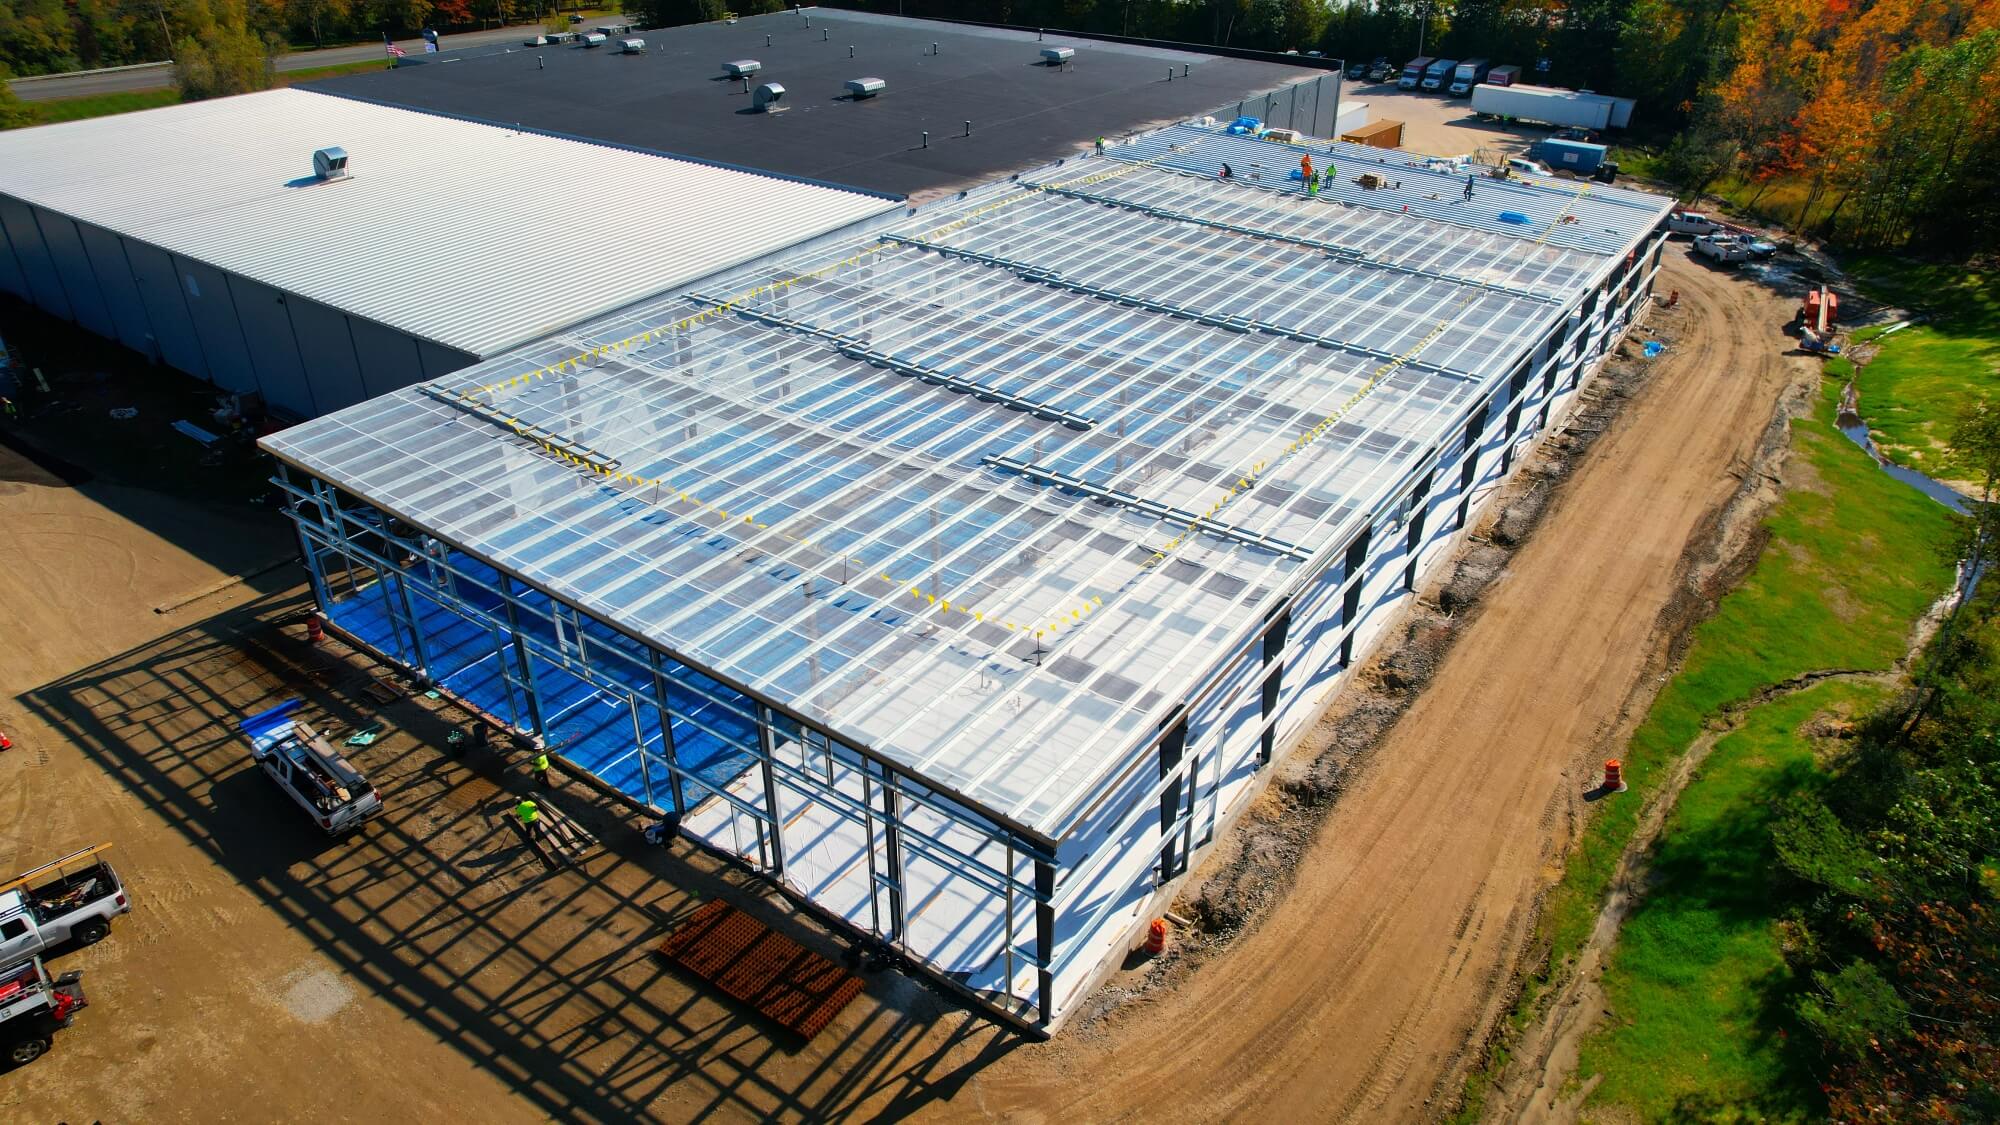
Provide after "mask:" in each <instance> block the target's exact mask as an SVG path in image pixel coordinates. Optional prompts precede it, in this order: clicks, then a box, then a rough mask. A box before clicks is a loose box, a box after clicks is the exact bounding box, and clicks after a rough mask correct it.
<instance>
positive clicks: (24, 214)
mask: <svg viewBox="0 0 2000 1125" xmlns="http://www.w3.org/2000/svg"><path fill="white" fill-rule="evenodd" d="M0 223H4V224H5V225H6V227H7V241H9V242H11V243H13V245H14V258H15V260H16V261H18V262H20V263H21V271H22V272H23V273H25V274H26V275H27V277H28V295H29V299H31V300H33V301H34V302H35V304H37V305H40V306H41V308H42V311H43V312H46V313H50V314H52V315H54V316H59V317H62V318H63V319H64V320H69V319H70V311H69V297H68V296H67V295H66V294H64V293H63V287H62V278H60V277H58V276H57V275H56V264H55V262H54V261H53V260H52V259H50V257H49V248H48V247H47V246H46V245H44V244H43V243H42V231H41V228H40V227H37V226H36V225H35V212H34V209H33V208H31V207H29V206H28V205H27V204H25V203H23V202H21V201H20V200H18V199H10V198H8V197H6V196H0Z"/></svg>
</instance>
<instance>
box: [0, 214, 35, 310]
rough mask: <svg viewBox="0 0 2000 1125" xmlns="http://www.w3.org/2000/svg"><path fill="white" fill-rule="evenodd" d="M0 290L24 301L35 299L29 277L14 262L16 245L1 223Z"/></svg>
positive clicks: (18, 264)
mask: <svg viewBox="0 0 2000 1125" xmlns="http://www.w3.org/2000/svg"><path fill="white" fill-rule="evenodd" d="M0 289H4V290H6V291H7V292H9V293H12V294H13V295H14V296H16V297H19V298H21V299H22V300H23V301H27V300H32V299H33V298H32V297H31V296H30V295H29V293H28V275H26V274H24V273H22V272H21V263H20V262H18V261H15V260H14V244H13V243H12V242H11V241H9V240H8V238H7V225H6V224H5V223H0Z"/></svg>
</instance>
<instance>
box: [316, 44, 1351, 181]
mask: <svg viewBox="0 0 2000 1125" xmlns="http://www.w3.org/2000/svg"><path fill="white" fill-rule="evenodd" d="M645 39H646V49H645V52H644V53H643V54H623V53H619V52H616V51H613V50H608V49H603V48H597V49H592V48H586V47H582V46H579V45H576V44H558V45H552V46H547V47H532V48H522V47H516V48H513V49H511V50H501V51H496V50H493V49H491V48H485V49H472V50H468V51H464V52H460V53H458V54H455V55H442V56H416V55H412V56H408V57H406V58H404V59H403V60H402V63H403V64H407V65H398V66H397V67H396V69H395V70H393V71H378V72H374V73H368V74H352V75H343V76H341V77H337V78H328V79H323V80H321V81H319V82H315V83H313V85H312V88H313V89H315V90H320V91H323V92H326V93H331V94H340V95H343V96H347V97H354V98H361V99H365V100H369V101H375V102H379V103H382V104H385V105H395V106H402V107H404V108H407V109H421V110H425V111H429V112H434V113H446V114H451V115H454V116H458V117H463V118H466V119H468V120H476V121H490V122H497V123H501V124H513V123H517V122H518V123H520V124H522V125H525V126H526V127H528V128H531V129H543V130H547V131H550V132H553V133H558V134H561V135H564V136H574V137H588V138H591V139H593V140H600V141H605V142H607V143H612V144H621V145H632V146H635V147H638V148H643V149H648V150H651V151H655V152H671V153H675V154H677V155H681V156H689V157H694V158H697V159H701V160H714V161H719V162H723V163H728V164H732V165H736V166H740V167H750V168H763V169H768V170H770V171H774V172H780V173H784V174H786V175H792V176H803V177H806V178H809V179H813V180H818V181H821V182H825V183H834V184H848V185H852V186H855V187H861V188H869V189H872V190H876V191H884V192H890V193H892V194H895V195H901V196H910V197H912V198H915V199H918V200H923V199H926V198H930V197H932V196H935V195H937V194H939V193H941V192H947V191H957V190H959V189H961V188H965V187H970V186H973V185H975V184H981V183H985V182H987V181H988V180H994V179H999V178H1000V177H1002V176H1005V175H1007V174H1009V173H1012V172H1016V171H1019V170H1021V169H1024V168H1030V167H1033V166H1035V165H1037V164H1040V163H1042V162H1043V161H1046V160H1052V159H1054V158H1056V157H1058V156H1062V155H1065V154H1067V153H1071V152H1075V151H1077V150H1078V149H1081V148H1085V147H1087V146H1089V145H1090V144H1091V143H1092V142H1094V141H1095V140H1096V139H1097V138H1099V137H1110V138H1114V139H1115V138H1117V137H1121V136H1123V135H1125V134H1127V133H1130V132H1135V131H1139V130H1144V129H1150V128H1154V127H1156V126H1159V125H1164V124H1167V123H1168V122H1172V121H1179V120H1183V119H1185V118H1188V117H1198V116H1200V115H1202V114H1204V113H1214V114H1217V115H1226V116H1234V115H1235V114H1237V113H1238V112H1241V113H1247V114H1250V115H1252V116H1255V117H1258V118H1261V119H1263V120H1265V121H1266V122H1268V123H1269V124H1271V125H1274V126H1285V127H1289V128H1295V129H1297V130H1299V131H1300V132H1302V133H1305V134H1307V135H1309V136H1337V135H1339V130H1344V129H1349V128H1353V127H1356V126H1358V125H1360V124H1361V123H1362V122H1361V118H1362V117H1363V116H1365V111H1361V113H1359V114H1357V113H1355V112H1352V110H1353V107H1352V106H1351V105H1349V106H1347V107H1344V109H1345V110H1346V111H1347V112H1342V113H1341V114H1340V116H1341V118H1342V119H1343V122H1344V123H1343V124H1341V125H1339V126H1338V128H1336V126H1335V124H1334V116H1335V104H1334V103H1335V101H1336V100H1337V99H1338V98H1339V94H1340V75H1339V73H1338V72H1336V71H1328V70H1321V69H1312V68H1308V67H1304V66H1294V65H1288V64H1286V63H1282V62H1278V61H1274V60H1275V59H1277V58H1281V57H1283V56H1272V57H1271V58H1270V59H1262V60H1260V59H1245V58H1234V57H1229V56H1224V55H1215V54H1201V53H1196V52H1191V51H1182V50H1175V49H1172V48H1168V47H1161V46H1149V45H1143V44H1134V43H1108V42H1101V41H1097V40H1089V39H1079V38H1074V37H1069V36H1064V35H1062V34H1060V33H1058V32H1049V33H1047V34H1046V35H1041V34H1038V33H1036V32H1032V31H1009V30H1003V29H999V28H984V27H977V26H973V25H969V24H949V23H938V22H934V21H931V20H917V19H901V18H898V17H896V16H878V15H870V14H868V13H866V12H847V11H833V10H824V9H817V8H808V9H805V10H804V11H794V12H783V13H776V14H771V15H763V16H752V17H750V18H747V19H741V20H736V21H735V22H733V23H705V24H696V25H693V26H688V27H674V28H665V29H661V30H656V31H648V32H646V33H645ZM1044 50H1068V51H1070V52H1072V55H1071V57H1070V58H1069V59H1068V60H1067V61H1064V62H1063V63H1062V64H1061V65H1051V64H1049V63H1048V62H1046V61H1045V60H1044V58H1043V56H1042V52H1043V51H1044ZM733 61H749V62H754V63H755V64H756V65H757V67H758V69H757V70H756V71H755V73H754V74H753V75H751V76H750V79H749V81H748V82H747V83H746V82H742V81H739V80H733V79H730V78H728V77H726V76H725V75H724V73H723V70H722V64H723V63H725V62H733ZM1170 75H1171V77H1170ZM861 78H879V79H881V80H882V83H883V86H882V89H881V92H880V93H878V94H874V95H872V96H870V97H866V98H860V99H857V98H854V97H853V96H851V95H850V93H849V91H848V89H847V83H848V81H850V80H854V79H861ZM765 83H775V84H777V85H779V86H782V87H783V88H784V97H783V100H782V102H780V103H779V104H780V107H781V108H780V111H779V112H776V113H757V112H754V111H753V105H752V103H753V100H754V98H753V91H754V89H755V88H756V87H757V86H760V85H763V84H765ZM1224 107H1227V109H1226V110H1225V109H1224ZM967 122H970V123H971V133H970V135H969V136H968V135H967V134H966V128H965V126H966V123H967ZM927 134H928V143H926V140H925V137H926V135H927Z"/></svg>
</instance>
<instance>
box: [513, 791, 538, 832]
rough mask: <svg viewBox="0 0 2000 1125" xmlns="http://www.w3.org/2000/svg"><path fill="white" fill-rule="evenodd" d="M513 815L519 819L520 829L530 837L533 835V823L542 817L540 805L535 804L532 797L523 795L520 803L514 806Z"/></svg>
mask: <svg viewBox="0 0 2000 1125" xmlns="http://www.w3.org/2000/svg"><path fill="white" fill-rule="evenodd" d="M514 815H515V816H516V817H519V818H520V820H521V831H523V832H525V833H527V834H528V837H529V838H530V839H532V838H533V837H534V835H535V825H536V823H537V822H539V821H540V820H541V819H542V809H541V806H540V805H537V804H535V799H534V798H533V797H523V798H521V803H520V804H518V805H515V806H514Z"/></svg>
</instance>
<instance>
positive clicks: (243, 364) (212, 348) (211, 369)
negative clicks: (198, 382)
mask: <svg viewBox="0 0 2000 1125" xmlns="http://www.w3.org/2000/svg"><path fill="white" fill-rule="evenodd" d="M173 261H174V273H175V274H176V275H177V276H178V277H179V278H180V282H181V296H183V297H185V298H186V299H187V307H188V315H189V316H191V317H193V318H194V330H195V334H196V335H198V336H200V337H201V351H202V354H203V355H205V356H207V357H208V377H209V379H210V380H211V381H213V382H215V383H216V384H217V385H219V386H222V387H225V388H227V389H229V390H232V391H254V390H256V389H257V372H256V370H255V369H253V368H252V367H251V366H250V350H249V348H248V347H246V346H245V345H244V343H243V325H242V323H241V322H239V321H238V320H237V318H236V302H235V301H233V300H231V299H230V296H229V283H228V281H226V280H225V279H224V278H223V276H222V271H221V270H218V269H216V268H215V267H213V266H210V265H208V264H206V263H204V262H196V261H190V260H188V259H187V258H181V257H176V258H174V260H173Z"/></svg>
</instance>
